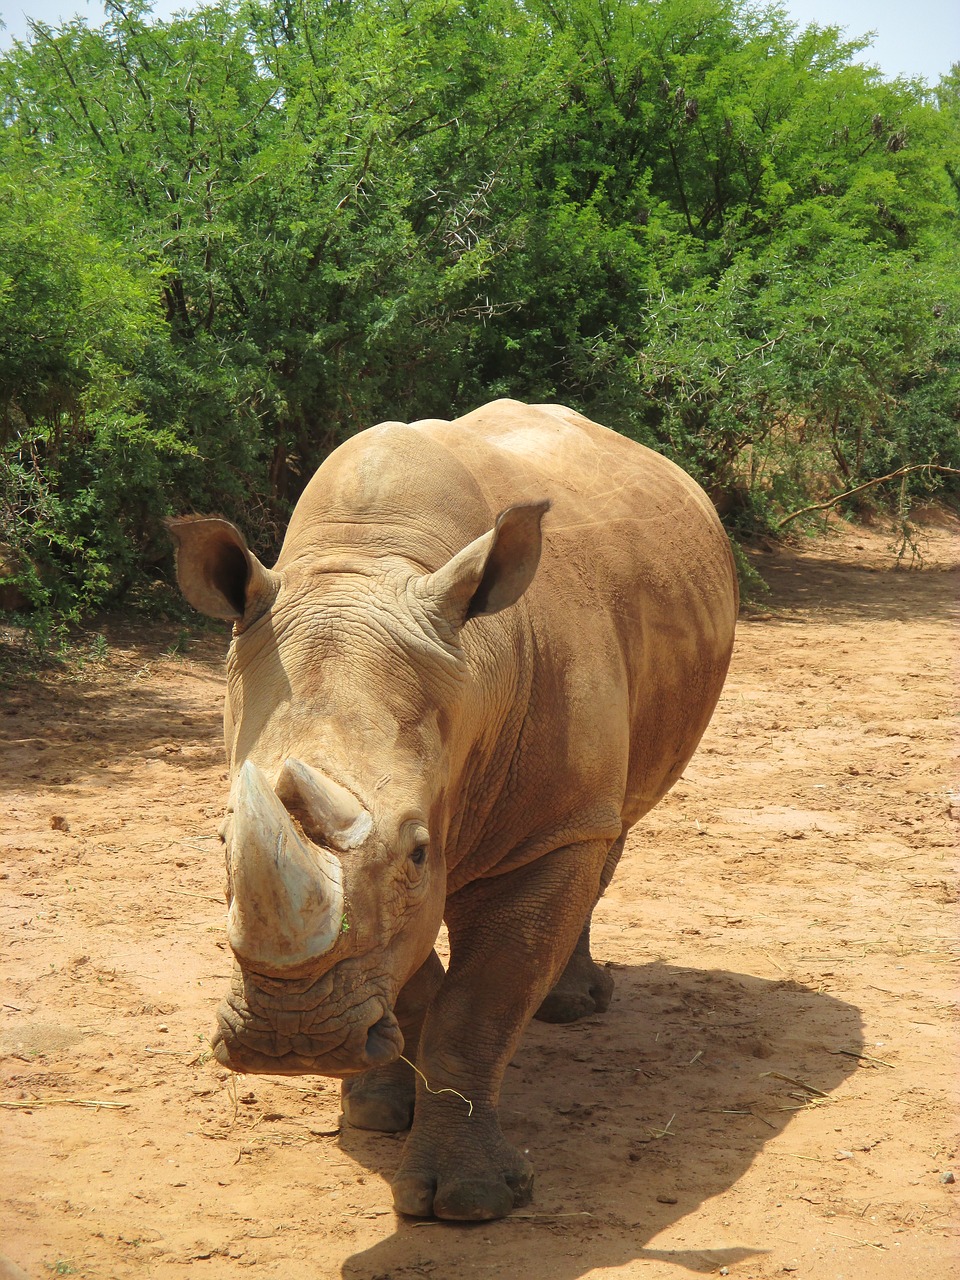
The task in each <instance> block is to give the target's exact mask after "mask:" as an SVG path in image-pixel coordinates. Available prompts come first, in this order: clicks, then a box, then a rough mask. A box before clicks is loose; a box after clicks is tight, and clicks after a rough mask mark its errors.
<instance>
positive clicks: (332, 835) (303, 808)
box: [277, 758, 373, 853]
mask: <svg viewBox="0 0 960 1280" xmlns="http://www.w3.org/2000/svg"><path fill="white" fill-rule="evenodd" d="M277 795H278V796H279V797H280V799H281V800H282V801H283V803H284V804H285V805H286V806H287V808H288V809H290V810H291V811H292V812H293V813H295V814H296V815H297V817H299V818H302V819H305V820H306V821H305V822H304V825H305V826H306V827H308V829H309V830H310V831H313V832H316V833H317V835H318V836H320V837H322V839H323V840H324V842H325V843H326V844H332V845H333V847H334V848H335V849H339V850H340V851H341V852H342V853H346V851H347V850H348V849H355V848H356V846H357V845H358V844H362V843H363V841H364V840H366V838H367V836H368V835H369V834H370V831H371V830H372V828H373V819H372V818H371V817H370V815H369V813H367V811H366V809H364V808H363V806H362V805H361V804H360V802H359V800H357V799H356V797H354V796H352V795H351V794H350V792H349V791H347V790H346V788H345V787H341V786H340V785H339V783H337V782H334V781H333V779H332V778H328V777H326V776H325V775H324V774H322V773H321V772H320V771H319V769H314V768H312V767H311V766H310V765H308V764H304V763H303V761H302V760H296V759H293V758H291V759H289V760H287V762H286V764H284V766H283V768H282V770H281V771H280V777H279V778H278V779H277Z"/></svg>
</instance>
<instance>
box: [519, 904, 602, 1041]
mask: <svg viewBox="0 0 960 1280" xmlns="http://www.w3.org/2000/svg"><path fill="white" fill-rule="evenodd" d="M613 985H614V983H613V978H612V977H611V976H610V974H609V972H608V971H607V970H606V969H602V968H601V967H600V965H598V964H597V963H596V961H595V960H594V959H593V957H592V956H591V955H590V922H589V920H588V921H587V923H586V925H585V926H584V930H583V933H581V935H580V938H579V940H578V941H577V945H576V949H575V950H574V953H573V955H572V956H571V957H570V959H569V960H568V961H567V967H566V968H565V969H564V971H563V973H561V975H560V977H559V978H558V979H557V983H556V986H555V987H554V988H553V990H552V991H551V992H550V994H549V995H548V996H547V998H546V1000H544V1001H543V1003H542V1004H541V1005H540V1008H539V1009H538V1010H537V1012H536V1013H535V1014H534V1015H533V1016H534V1017H535V1018H538V1019H539V1020H540V1021H541V1022H576V1021H577V1019H578V1018H585V1017H587V1015H588V1014H591V1013H605V1012H606V1010H607V1009H608V1008H609V1007H610V998H611V996H612V995H613Z"/></svg>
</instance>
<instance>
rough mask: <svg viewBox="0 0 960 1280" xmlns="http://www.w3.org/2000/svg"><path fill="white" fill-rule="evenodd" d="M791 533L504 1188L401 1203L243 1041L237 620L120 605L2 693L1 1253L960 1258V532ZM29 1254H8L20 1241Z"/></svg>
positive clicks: (324, 1265) (396, 1268)
mask: <svg viewBox="0 0 960 1280" xmlns="http://www.w3.org/2000/svg"><path fill="white" fill-rule="evenodd" d="M926 535H927V537H926V555H927V560H926V564H925V567H924V568H923V569H922V571H919V572H918V571H916V570H914V571H909V572H908V571H904V570H899V571H897V570H895V569H894V567H893V559H892V556H891V552H890V550H889V544H890V539H889V537H887V536H885V535H883V534H882V533H879V532H861V531H851V530H850V529H848V528H846V527H845V526H838V527H837V529H836V530H835V531H834V532H833V534H832V535H831V536H830V537H828V538H827V539H825V540H823V541H820V542H818V543H815V544H811V545H808V546H807V547H806V548H804V549H801V550H787V551H781V552H779V553H776V554H762V553H761V554H759V555H758V561H759V564H760V567H761V569H762V570H763V572H764V574H765V575H766V577H767V578H768V579H769V581H770V583H771V585H772V595H771V598H770V602H769V604H768V605H766V606H764V608H763V610H762V611H761V612H756V611H755V612H754V613H753V614H752V615H750V614H748V615H747V616H745V617H744V619H743V621H742V623H741V626H740V631H739V640H738V645H737V651H736V656H735V659H734V663H733V668H732V671H731V674H730V678H729V681H728V683H727V687H726V691H725V694H724V697H723V701H722V703H721V705H720V707H719V710H718V712H717V715H716V717H715V719H714V722H713V724H712V726H711V727H710V729H709V730H708V732H707V735H706V737H705V738H704V741H703V744H702V746H701V748H700V751H699V752H698V754H697V755H696V757H695V758H694V761H693V763H692V765H691V767H690V768H689V769H688V771H687V774H686V776H685V778H684V779H683V781H682V782H681V783H680V784H679V785H678V786H677V788H676V789H675V791H674V792H673V793H672V794H671V795H670V796H669V797H668V798H667V800H666V801H665V802H664V803H663V804H662V805H661V806H660V808H659V809H658V810H656V811H655V812H654V814H652V815H651V816H650V818H649V819H648V820H647V821H646V822H645V823H644V824H643V825H642V829H640V830H638V831H636V832H635V833H634V836H633V838H632V841H631V844H630V846H628V854H627V856H626V857H625V858H624V860H623V863H622V864H621V868H620V872H619V876H618V878H617V879H616V880H615V882H614V884H613V886H612V888H611V890H610V892H609V894H608V896H607V898H606V900H605V902H604V904H603V907H602V910H601V912H600V913H599V919H598V923H597V925H596V928H595V934H594V936H595V941H596V948H595V950H596V954H597V955H598V956H599V957H600V958H602V959H604V960H606V961H607V962H608V963H609V964H610V965H611V967H612V969H613V970H614V972H615V977H616V980H617V992H616V995H615V997H614V1003H613V1006H612V1008H611V1010H610V1012H609V1013H608V1014H607V1015H606V1016H604V1017H602V1018H593V1019H590V1020H588V1021H587V1022H585V1023H583V1024H578V1025H574V1026H570V1027H566V1028H564V1027H555V1026H545V1025H542V1024H534V1025H533V1027H532V1028H531V1029H530V1031H529V1032H528V1034H527V1035H526V1037H525V1039H524V1042H523V1045H522V1047H521V1049H520V1052H519V1054H518V1056H517V1059H516V1061H515V1062H514V1064H513V1067H512V1069H511V1070H509V1071H508V1072H507V1080H506V1083H505V1087H504V1091H503V1100H502V1118H503V1125H504V1129H505V1131H506V1133H507V1136H508V1137H509V1138H511V1139H512V1140H513V1141H514V1142H515V1143H517V1144H519V1145H520V1146H522V1147H524V1148H526V1149H528V1150H529V1152H530V1155H531V1158H532V1160H533V1161H534V1163H535V1165H536V1168H537V1184H536V1188H535V1199H534V1202H533V1205H532V1206H531V1207H530V1208H529V1209H528V1210H524V1211H522V1212H519V1213H517V1214H515V1215H514V1216H513V1217H512V1218H510V1219H509V1220H507V1221H504V1222H498V1223H492V1224H480V1225H476V1226H462V1227H458V1226H451V1225H448V1224H438V1223H433V1222H428V1223H424V1224H419V1223H415V1222H411V1221H398V1220H397V1218H396V1217H395V1216H394V1214H393V1212H392V1209H391V1207H390V1193H389V1189H388V1183H387V1179H388V1178H389V1176H390V1174H391V1172H392V1170H393V1169H394V1168H395V1166H396V1164H397V1160H398V1156H399V1152H400V1140H399V1139H398V1138H396V1137H380V1136H376V1135H372V1134H364V1133H360V1132H357V1131H351V1130H350V1129H347V1128H344V1129H341V1127H340V1117H339V1106H338V1090H337V1085H336V1084H335V1082H332V1081H329V1080H324V1079H320V1078H316V1077H307V1078H301V1079H299V1080H284V1079H269V1078H264V1077H257V1078H254V1077H245V1078H238V1079H234V1078H229V1077H228V1076H227V1073H226V1072H224V1071H223V1070H222V1069H220V1068H218V1067H217V1066H216V1065H215V1064H214V1063H212V1062H211V1061H210V1059H209V1054H208V1049H207V1042H206V1036H207V1033H208V1031H209V1029H210V1027H211V1023H212V1018H213V1011H214V1008H215V1005H216V1003H217V1001H218V999H219V996H220V993H221V991H222V990H223V988H224V986H225V983H226V981H227V976H228V972H229V969H230V960H229V956H228V953H227V951H226V950H225V942H224V935H223V928H222V921H223V914H224V911H223V904H222V868H221V859H220V853H219V851H218V845H217V840H216V837H215V829H216V825H217V822H218V817H219V814H220V810H221V806H222V804H223V800H224V772H223V765H222V761H221V755H220V745H219V726H218V716H219V711H218V709H219V705H220V700H221V693H222V684H221V677H220V658H221V654H222V650H223V647H224V646H223V641H222V639H221V638H219V637H215V636H212V635H209V634H207V635H206V636H205V637H203V638H201V639H200V640H198V641H194V642H191V643H190V644H189V646H188V647H187V653H186V655H182V654H180V655H178V654H177V652H176V648H175V646H174V647H173V648H171V640H172V639H173V638H174V636H175V634H176V633H175V630H174V629H172V628H167V629H166V631H165V632H164V633H163V634H158V633H157V632H156V631H153V632H149V633H148V631H147V629H146V628H144V629H143V630H142V631H141V632H140V633H138V634H131V633H130V632H129V631H127V632H124V631H122V630H119V631H117V632H110V631H108V632H107V638H108V641H109V647H108V649H107V651H106V652H105V653H104V652H103V651H102V650H103V646H102V645H101V646H100V651H98V649H97V647H96V646H93V647H90V648H88V650H87V656H86V661H84V662H81V661H79V659H78V660H77V661H75V662H74V664H73V665H72V667H71V668H70V669H69V670H68V671H67V672H66V673H64V672H60V673H58V674H57V675H55V676H46V677H44V678H42V679H30V680H24V681H22V682H20V683H16V684H14V685H12V686H9V687H8V688H7V689H6V691H5V692H4V693H3V707H2V711H3V714H2V716H0V734H2V741H0V752H2V755H0V786H2V791H3V799H4V801H5V811H6V821H5V822H3V823H2V831H0V839H2V864H0V904H2V909H0V925H2V928H3V934H4V942H3V961H4V963H3V976H4V987H3V993H2V995H0V1004H2V1009H0V1051H2V1059H0V1067H2V1083H3V1089H2V1100H3V1109H2V1111H0V1122H2V1126H3V1135H4V1138H3V1144H2V1155H0V1180H2V1181H0V1187H2V1193H0V1198H2V1207H0V1253H3V1254H5V1255H6V1256H7V1258H9V1259H11V1260H12V1261H13V1262H14V1263H16V1264H18V1265H19V1267H21V1268H23V1270H24V1271H25V1272H26V1274H27V1275H28V1276H29V1277H31V1278H32V1280H41V1278H43V1277H47V1276H49V1275H76V1276H82V1277H89V1278H90V1280H94V1278H96V1280H125V1278H126V1277H134V1276H138V1277H139V1276H149V1277H156V1278H157V1280H167V1278H173V1277H181V1276H186V1275H188V1274H189V1276H190V1277H191V1278H192V1277H199V1278H201V1280H207V1278H209V1280H225V1278H226V1277H230V1278H231V1280H235V1278H236V1277H238V1276H243V1275H251V1276H257V1277H259V1276H263V1277H284V1278H286V1277H293V1278H297V1280H299V1278H301V1277H302V1278H304V1280H326V1278H327V1277H331V1278H336V1277H340V1276H343V1277H346V1278H347V1280H401V1278H402V1280H407V1278H408V1277H428V1278H430V1280H453V1278H455V1277H456V1278H459V1277H466V1278H468V1280H469V1278H472V1277H508V1278H511V1277H523V1278H524V1280H579V1278H580V1277H601V1276H603V1277H612V1276H617V1277H630V1278H632V1277H643V1278H644V1280H648V1278H649V1280H654V1278H658V1277H664V1278H665V1280H667V1278H669V1280H674V1278H675V1277H676V1278H679V1277H684V1276H687V1275H688V1274H690V1273H691V1272H692V1273H704V1274H708V1273H711V1272H712V1273H715V1274H720V1275H730V1276H736V1277H743V1278H746V1277H756V1278H757V1280H759V1278H760V1277H764V1278H767V1277H773V1276H780V1275H783V1274H787V1275H792V1276H796V1277H800V1278H803V1280H805V1278H806V1277H817V1278H818V1280H857V1278H860V1277H862V1278H867V1277H869V1278H870V1280H873V1277H891V1278H893V1277H896V1278H897V1280H914V1278H915V1277H923V1280H946V1277H948V1276H957V1275H958V1274H960V1263H958V1258H960V1252H958V1241H957V1231H956V1227H957V1214H956V1203H957V1202H956V1196H957V1194H958V1190H960V1187H958V1184H957V1183H954V1182H951V1181H950V1179H949V1177H945V1175H947V1174H949V1173H951V1172H955V1173H956V1176H957V1178H958V1179H960V1145H958V1138H957V1133H956V1129H955V1123H954V1122H955V1118H956V1106H955V1103H956V1097H955V1091H956V1085H957V1070H956V1063H957V1047H958V1046H957V1035H956V1031H957V1012H958V1010H957V1004H958V995H960V984H958V967H957V961H958V948H957V932H956V923H957V888H956V884H957V881H956V879H955V878H954V868H952V866H951V861H952V857H953V853H954V850H955V844H954V839H953V837H954V834H955V823H954V821H953V820H954V819H955V818H956V817H957V814H958V804H960V799H958V790H957V788H958V777H957V773H956V760H955V755H954V753H955V751H956V747H957V743H958V738H957V735H956V720H955V718H954V712H955V706H953V705H952V701H953V690H954V689H955V688H957V687H958V686H957V685H956V683H955V682H954V679H953V678H952V677H955V676H956V672H953V673H951V663H952V660H953V658H954V657H955V655H956V651H957V645H956V641H957V614H958V611H957V586H958V582H957V573H956V568H957V566H958V564H960V533H958V529H957V525H956V523H955V522H954V523H951V522H950V521H949V520H948V519H946V518H944V519H942V520H941V521H940V523H939V524H934V525H930V526H928V527H927V529H926ZM2 1273H3V1267H2V1266H0V1275H2Z"/></svg>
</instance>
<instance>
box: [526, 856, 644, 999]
mask: <svg viewBox="0 0 960 1280" xmlns="http://www.w3.org/2000/svg"><path fill="white" fill-rule="evenodd" d="M625 839H626V832H624V834H623V835H622V836H621V837H620V839H619V840H615V841H614V843H613V844H612V845H611V846H610V850H609V852H608V853H607V858H606V861H605V862H604V864H603V874H602V875H601V877H600V892H599V893H598V894H597V902H599V901H600V899H601V898H602V897H603V895H604V893H605V892H606V889H607V885H608V884H609V883H610V881H611V880H612V879H613V873H614V871H616V869H617V863H618V862H619V861H620V855H621V853H623V843H624V840H625ZM595 907H596V903H594V905H593V907H591V909H590V913H589V915H588V916H587V922H586V924H585V925H584V926H583V929H582V930H581V932H580V937H579V938H578V939H577V945H576V946H575V947H574V949H573V955H572V956H571V957H570V959H569V960H568V961H567V964H566V968H565V969H564V971H563V973H561V975H560V977H559V978H558V979H557V983H556V986H555V987H554V988H553V990H552V991H551V992H550V994H549V995H548V996H547V998H546V1000H544V1002H543V1004H542V1005H541V1006H540V1008H539V1009H538V1010H537V1012H536V1013H535V1014H534V1015H533V1016H534V1017H535V1018H537V1019H539V1021H540V1022H576V1021H577V1019H578V1018H585V1017H587V1015H588V1014H591V1013H605V1012H606V1011H607V1009H608V1008H609V1007H610V1000H611V997H612V996H613V985H614V984H613V978H612V977H611V976H610V974H609V973H608V972H607V971H606V969H603V968H601V967H600V965H598V964H597V962H596V961H595V960H594V958H593V956H592V955H591V954H590V924H591V922H592V920H593V912H594V909H595Z"/></svg>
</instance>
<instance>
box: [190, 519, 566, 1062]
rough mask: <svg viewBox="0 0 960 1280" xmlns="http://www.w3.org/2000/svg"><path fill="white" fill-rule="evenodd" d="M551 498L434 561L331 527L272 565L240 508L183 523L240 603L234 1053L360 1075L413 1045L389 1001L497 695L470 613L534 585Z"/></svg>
mask: <svg viewBox="0 0 960 1280" xmlns="http://www.w3.org/2000/svg"><path fill="white" fill-rule="evenodd" d="M546 505H547V504H545V503H536V504H528V505H524V506H519V507H513V508H510V509H508V510H507V511H506V512H504V513H503V514H502V515H501V516H500V517H499V519H498V520H497V522H496V525H495V527H494V528H493V529H490V530H489V531H488V532H487V533H486V534H483V535H482V536H480V537H479V538H477V539H475V540H474V541H472V542H471V543H470V544H469V545H468V546H467V547H465V548H464V549H463V550H462V551H460V552H459V553H457V554H455V555H454V556H452V557H451V558H450V559H449V560H448V561H447V562H446V563H444V564H442V565H441V566H440V567H439V568H438V569H436V570H435V571H433V572H427V573H425V572H424V571H423V569H422V568H417V567H416V565H414V564H412V563H411V562H410V560H409V559H408V558H405V557H402V556H395V555H391V554H386V555H382V554H381V555H377V556H375V557H368V556H362V555H357V554H351V555H346V556H345V555H344V554H342V553H339V552H338V553H337V554H335V555H332V554H331V555H326V554H325V552H324V550H323V547H322V545H320V546H319V547H317V546H313V547H312V548H311V549H310V552H309V554H297V553H296V548H294V549H293V551H292V552H291V551H289V550H288V548H285V550H284V553H283V554H282V555H281V559H280V561H279V562H278V566H277V568H276V569H267V568H265V567H264V566H263V565H262V564H261V563H260V562H259V561H258V560H257V559H256V557H255V556H254V555H253V553H252V552H251V551H250V549H249V548H248V547H247V545H246V543H245V541H244V539H243V537H242V535H241V534H240V533H239V531H238V530H237V529H236V528H235V527H234V526H233V525H230V524H229V523H228V522H227V521H224V520H219V519H207V518H199V519H186V520H177V521H170V522H169V526H168V527H169V528H170V531H171V534H172V535H173V537H174V539H175V541H176V543H177V550H178V557H177V560H178V565H177V568H178V578H179V581H180V585H181V589H182V590H183V593H184V595H185V596H186V598H187V600H188V601H189V602H190V603H191V604H193V605H194V606H195V607H197V608H198V609H200V610H202V611H203V612H205V613H207V614H209V615H212V616H214V617H218V618H223V619H228V620H232V621H233V622H234V637H233V642H232V644H231V647H230V652H229V655H228V659H227V702H226V710H225V716H224V732H225V741H226V750H227V757H228V762H229V768H230V779H231V789H230V796H229V804H228V813H227V818H226V821H225V823H224V825H223V828H222V835H223V839H224V844H225V852H226V862H227V900H228V908H229V909H228V916H227V938H228V941H229V943H230V946H231V948H232V950H233V952H234V955H235V958H236V961H237V964H236V967H235V972H234V979H233V984H232V989H231V993H230V995H229V997H228V998H227V1000H226V1001H225V1002H224V1003H223V1005H221V1008H220V1010H219V1014H218V1018H219V1029H218V1033H217V1036H216V1037H215V1042H214V1043H215V1052H216V1056H217V1058H218V1059H219V1060H220V1061H221V1062H223V1063H224V1064H225V1065H228V1066H231V1067H233V1068H235V1069H237V1070H246V1071H269V1072H283V1073H289V1072H301V1071H310V1072H319V1073H321V1074H327V1075H349V1074H352V1073H353V1072H356V1071H363V1070H366V1069H368V1068H369V1067H371V1066H376V1065H381V1064H384V1063H387V1062H390V1061H393V1060H394V1059H395V1058H396V1057H397V1056H398V1055H399V1054H400V1053H401V1052H402V1049H403V1037H402V1034H401V1032H400V1029H399V1026H398V1024H397V1021H396V1019H395V1017H394V1013H393V1008H394V1004H395V1002H396V998H397V995H398V993H399V991H400V989H401V988H402V987H403V985H404V983H406V981H407V980H408V979H409V978H410V977H411V975H412V974H414V973H415V972H416V971H417V970H418V969H419V968H420V966H421V965H422V964H424V962H425V961H426V960H427V958H428V957H429V955H430V953H431V951H432V948H433V944H434V942H435V940H436V936H437V933H438V930H439V927H440V923H441V920H442V917H443V909H444V902H445V897H446V870H447V868H446V853H447V845H448V836H449V834H450V825H451V822H452V820H453V818H454V815H455V814H456V811H457V796H456V794H455V792H456V789H457V787H458V786H459V783H460V780H461V779H462V777H463V776H464V770H465V768H466V762H467V760H468V758H469V757H470V753H471V748H472V745H473V737H474V734H473V733H472V731H471V723H472V721H473V720H474V719H475V716H476V710H477V706H478V703H482V702H484V700H488V701H489V699H490V698H493V699H494V700H495V699H496V698H497V697H498V696H500V697H502V691H498V690H496V689H492V690H491V689H490V688H488V687H486V685H485V681H484V679H483V678H482V677H480V678H479V679H478V677H477V672H476V670H475V665H476V664H473V663H470V662H468V661H467V660H466V658H465V654H464V649H463V645H462V643H461V639H462V635H461V633H462V631H463V628H464V626H465V624H466V622H467V621H468V620H469V619H470V618H472V617H474V616H475V615H477V614H481V613H497V612H499V611H501V610H503V609H505V608H507V607H508V606H509V605H511V604H513V603H514V602H515V601H516V600H517V599H519V597H520V596H521V595H522V594H523V592H524V591H525V590H526V587H527V586H528V584H529V583H530V581H531V580H532V578H533V575H534V573H535V571H536V567H537V562H538V559H539V554H540V519H541V517H542V515H543V513H544V511H545V509H546Z"/></svg>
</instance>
